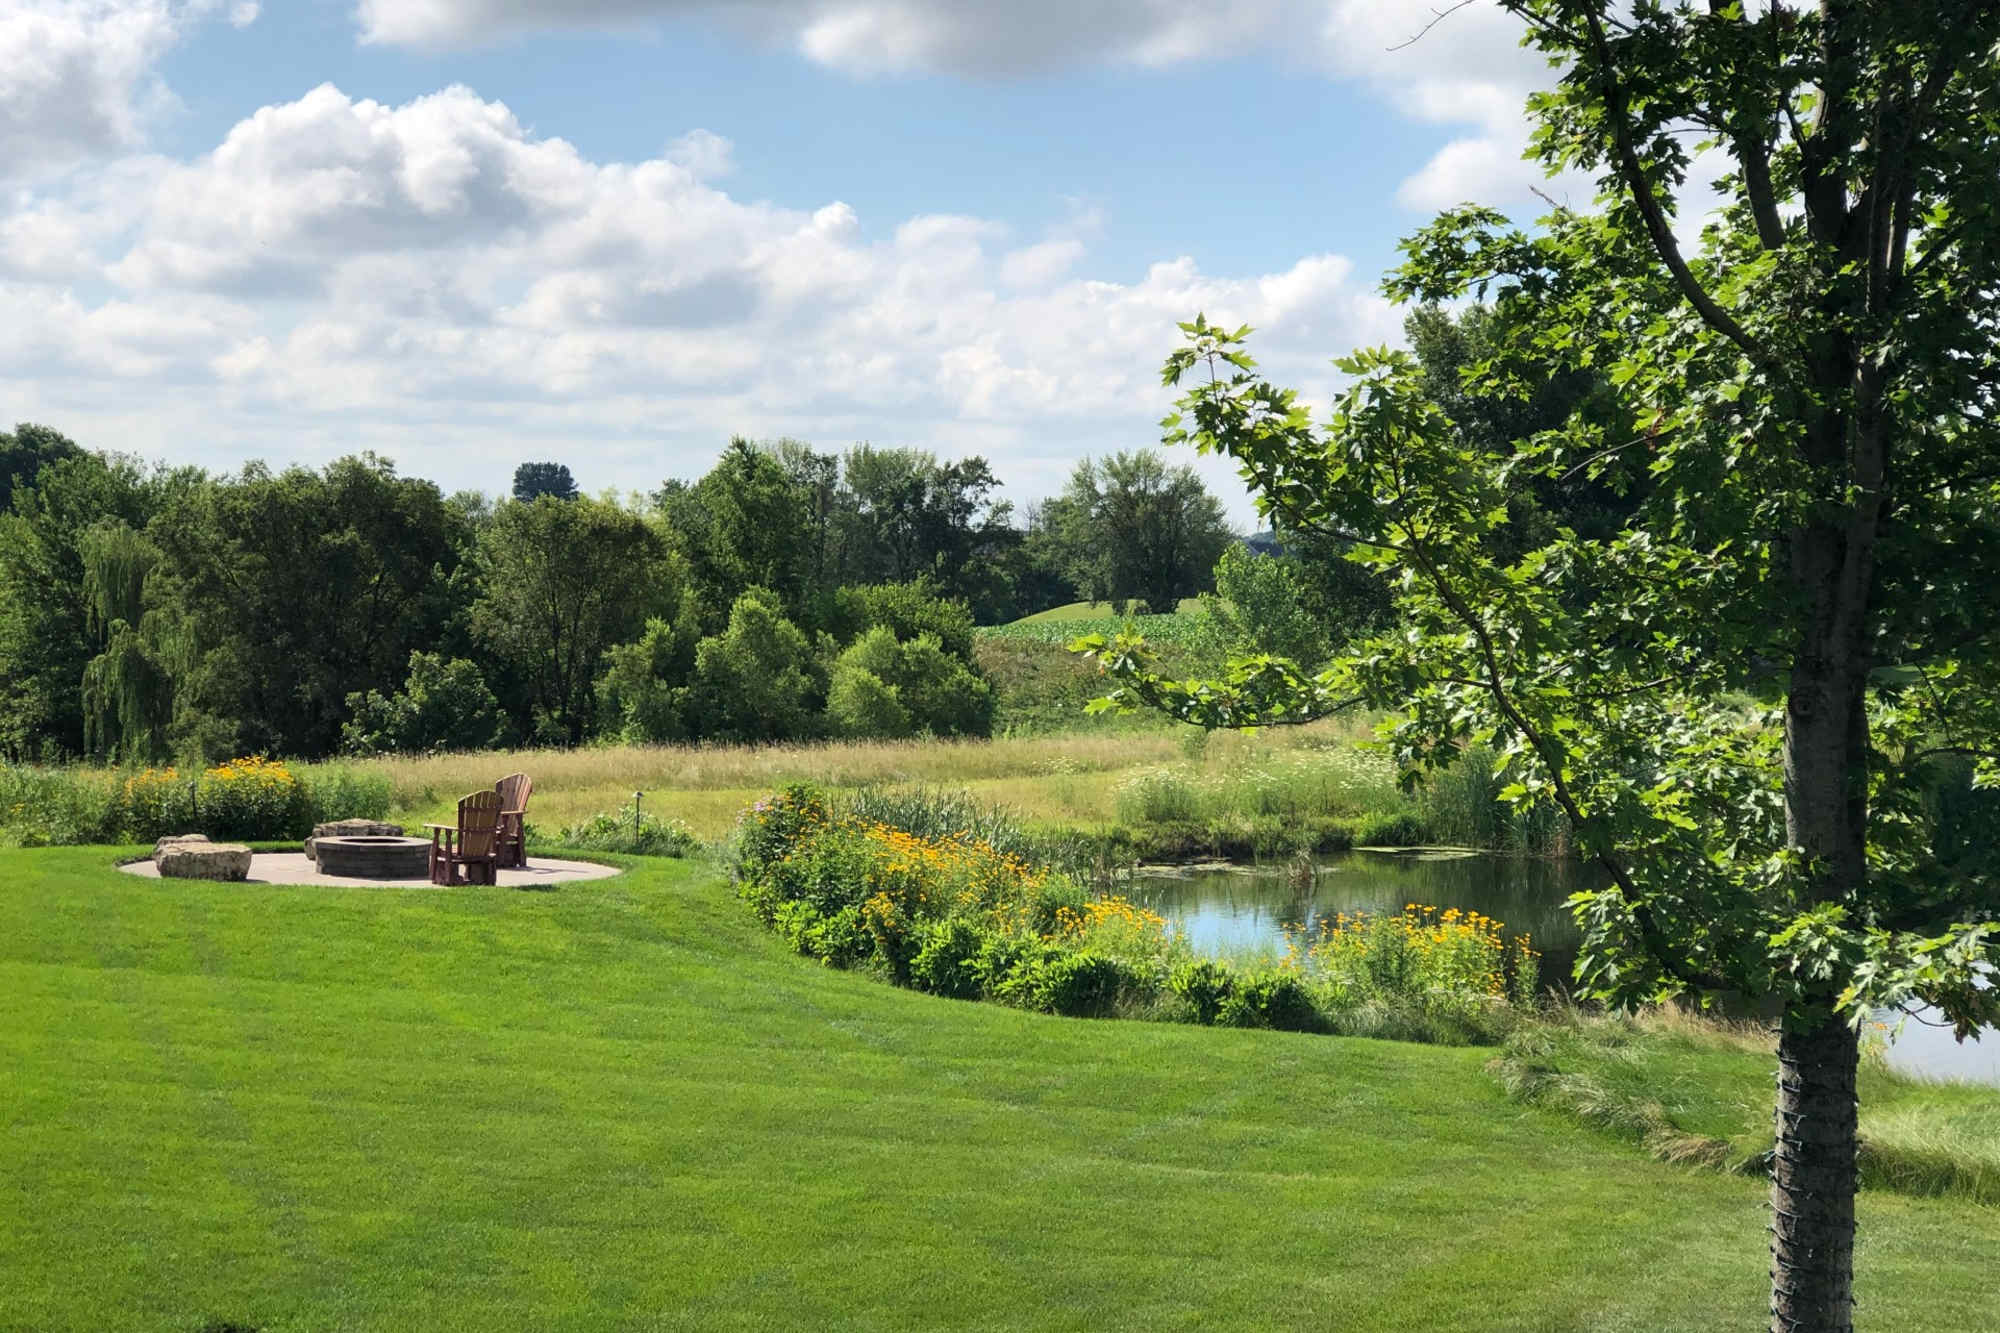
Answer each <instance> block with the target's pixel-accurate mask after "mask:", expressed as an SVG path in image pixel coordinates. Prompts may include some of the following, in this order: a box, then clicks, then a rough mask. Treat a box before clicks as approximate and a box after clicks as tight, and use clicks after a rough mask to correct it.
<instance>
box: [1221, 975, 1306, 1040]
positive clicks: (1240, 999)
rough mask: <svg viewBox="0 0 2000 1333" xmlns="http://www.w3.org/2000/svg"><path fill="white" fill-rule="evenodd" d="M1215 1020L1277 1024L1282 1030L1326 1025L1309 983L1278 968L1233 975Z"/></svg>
mask: <svg viewBox="0 0 2000 1333" xmlns="http://www.w3.org/2000/svg"><path fill="white" fill-rule="evenodd" d="M1214 1021H1215V1022H1216V1023H1217V1024H1218V1025H1220V1026H1222V1027H1231V1028H1276V1029H1277V1030H1278V1031H1280V1032H1318V1031H1321V1030H1322V1029H1324V1027H1325V1026H1326V1022H1325V1020H1324V1019H1323V1018H1322V1017H1321V1016H1320V1012H1319V1007H1318V1005H1316V1004H1315V1003H1314V1001H1313V997H1312V992H1311V991H1309V990H1307V989H1306V985H1305V983H1304V982H1303V981H1301V980H1300V979H1299V978H1298V977H1297V976H1294V975H1292V974H1291V973H1288V972H1283V971H1276V970H1264V971H1255V972H1249V973H1245V974H1244V975H1241V976H1238V977H1235V978H1233V980H1232V984H1231V986H1230V987H1229V991H1228V994H1227V995H1226V996H1224V997H1223V998H1222V1002H1221V1004H1220V1006H1219V1007H1218V1008H1217V1009H1216V1013H1215V1020H1214Z"/></svg>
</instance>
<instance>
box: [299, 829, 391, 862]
mask: <svg viewBox="0 0 2000 1333" xmlns="http://www.w3.org/2000/svg"><path fill="white" fill-rule="evenodd" d="M402 836H403V826H402V825H401V824H384V823H382V822H381V821H380V820H375V819H336V820H334V821H333V822H332V823H330V824H315V825H313V832H312V837H310V838H307V839H306V859H307V860H309V861H311V862H312V863H313V864H314V865H318V864H319V851H318V849H317V848H316V847H315V846H314V844H315V843H316V842H317V841H318V840H319V839H321V838H400V837H402Z"/></svg>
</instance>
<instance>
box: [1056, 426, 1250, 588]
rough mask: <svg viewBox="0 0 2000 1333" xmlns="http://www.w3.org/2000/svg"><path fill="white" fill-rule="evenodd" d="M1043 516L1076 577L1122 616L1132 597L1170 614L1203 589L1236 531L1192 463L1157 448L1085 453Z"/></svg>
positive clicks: (1065, 563) (1072, 576)
mask: <svg viewBox="0 0 2000 1333" xmlns="http://www.w3.org/2000/svg"><path fill="white" fill-rule="evenodd" d="M1042 517H1043V520H1044V521H1045V522H1046V523H1047V525H1048V528H1049V531H1050V534H1051V540H1052V543H1053V545H1054V548H1055V549H1056V550H1057V551H1058V552H1059V553H1060V558H1061V560H1062V563H1063V567H1064V570H1065V572H1067V573H1068V575H1069V577H1070V580H1071V582H1073V583H1074V584H1075V585H1076V587H1077V589H1078V590H1079V591H1080V592H1081V593H1082V594H1083V595H1084V596H1085V597H1086V598H1088V599H1090V600H1091V601H1093V602H1100V601H1108V602H1111V603H1113V604H1114V606H1115V609H1116V610H1117V611H1119V613H1120V614H1123V613H1124V612H1125V611H1126V610H1128V609H1136V608H1132V607H1131V605H1130V604H1131V603H1133V602H1143V603H1145V604H1146V607H1147V608H1148V609H1150V610H1152V611H1155V612H1165V611H1167V610H1169V609H1170V608H1173V607H1176V606H1178V604H1179V602H1180V599H1181V598H1183V597H1188V596H1192V595H1193V594H1195V593H1197V592H1200V591H1202V590H1203V588H1205V587H1206V586H1207V585H1208V583H1209V580H1210V577H1211V571H1213V569H1214V568H1215V562H1216V560H1217V558H1218V557H1220V556H1221V554H1222V551H1223V548H1224V547H1225V546H1226V545H1228V543H1229V541H1230V540H1231V537H1232V535H1233V534H1231V532H1230V530H1229V525H1228V522H1227V520H1226V519H1225V517H1224V515H1223V511H1222V504H1221V502H1220V501H1219V500H1217V499H1216V498H1215V497H1214V496H1213V495H1210V494H1209V493H1208V488H1207V487H1205V486H1204V485H1203V484H1202V481H1201V478H1200V476H1199V475H1198V474H1197V473H1196V472H1195V471H1194V469H1193V468H1190V467H1186V466H1181V467H1169V466H1168V465H1167V463H1166V462H1165V460H1164V459H1163V458H1162V457H1161V455H1160V453H1159V452H1158V451H1157V450H1153V449H1140V450H1136V451H1134V452H1132V453H1115V454H1111V455H1109V456H1107V457H1105V458H1103V459H1098V460H1093V459H1089V458H1086V459H1084V460H1083V461H1081V462H1080V463H1078V464H1077V465H1076V470H1075V471H1074V472H1072V473H1071V474H1070V478H1069V483H1068V485H1067V486H1066V487H1065V488H1064V490H1063V493H1062V494H1061V495H1060V496H1058V497H1057V498H1056V499H1053V500H1051V501H1049V502H1048V503H1047V504H1046V505H1044V506H1043V508H1042Z"/></svg>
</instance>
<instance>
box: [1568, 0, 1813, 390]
mask: <svg viewBox="0 0 2000 1333" xmlns="http://www.w3.org/2000/svg"><path fill="white" fill-rule="evenodd" d="M1584 22H1585V24H1586V25H1588V28H1589V32H1590V45H1591V49H1592V52H1593V54H1594V55H1595V56H1596V58H1597V66H1598V75H1599V78H1600V80H1601V83H1602V91H1603V94H1604V103H1605V111H1606V118H1607V119H1608V120H1609V122H1610V125H1611V142H1612V148H1613V150H1614V152H1615V155H1616V157H1617V159H1618V172H1619V175H1620V176H1621V177H1622V178H1623V179H1624V181H1625V185H1626V188H1627V189H1629V190H1630V191H1631V192H1632V202H1633V203H1634V204H1635V205H1636V206H1637V207H1638V209H1639V216H1640V217H1641V218H1642V219H1643V220H1644V221H1645V224H1646V232H1647V234H1648V235H1649V236H1650V237H1651V238H1652V241H1653V249H1654V250H1655V251H1657V252H1658V253H1659V256H1660V260H1661V262H1663V263H1664V264H1665V265H1666V266H1667V271H1668V272H1669V273H1671V274H1672V275H1673V279H1674V285H1675V286H1677V287H1679V288H1680V291H1681V295H1682V296H1684V297H1686V298H1687V301H1688V304H1690V305H1692V306H1693V307H1694V308H1695V310H1696V312H1697V313H1699V314H1700V315H1701V318H1702V321H1703V322H1704V323H1705V324H1707V325H1708V326H1709V327H1710V328H1712V329H1714V330H1715V331H1716V332H1717V333H1719V334H1721V335H1722V336H1723V337H1725V338H1727V339H1729V341H1731V342H1733V343H1735V344H1736V345H1737V347H1739V348H1741V349H1742V351H1743V354H1744V355H1745V356H1748V357H1749V358H1750V359H1751V360H1752V361H1753V362H1755V363H1756V364H1757V365H1758V366H1759V367H1760V368H1762V369H1763V370H1765V371H1767V372H1769V373H1771V374H1773V375H1774V376H1777V377H1782V375H1783V371H1784V367H1783V364H1782V363H1781V362H1779V361H1778V359H1777V358H1776V357H1774V356H1772V355H1771V353H1770V351H1769V350H1768V349H1766V348H1765V347H1764V345H1763V344H1762V343H1760V342H1758V341H1757V340H1756V339H1755V338H1753V337H1751V336H1750V333H1749V330H1747V329H1745V328H1744V327H1743V326H1742V325H1741V324H1738V323H1737V322H1736V320H1735V318H1734V317H1733V316H1732V315H1731V314H1730V313H1729V312H1728V311H1727V310H1724V309H1723V308H1722V307H1721V306H1720V305H1719V304H1717V302H1716V300H1715V298H1714V297H1713V296H1711V295H1709V293H1708V289H1707V288H1705V287H1703V286H1702V285H1701V281H1700V280H1699V279H1698V278H1696V277H1695V275H1694V270H1692V269H1690V268H1689V267H1688V263H1687V260H1686V259H1685V258H1683V257H1682V256H1681V247H1680V242H1679V241H1677V240H1675V239H1674V229H1673V227H1672V226H1671V225H1670V224H1669V223H1668V221H1667V215H1666V211H1665V210H1664V209H1663V208H1661V206H1660V201H1659V198H1658V196H1656V195H1655V194H1654V193H1653V184H1652V182H1651V181H1649V180H1647V179H1646V168H1645V164H1644V163H1643V162H1641V161H1640V160H1639V150H1638V148H1637V147H1636V146H1635V145H1634V144H1633V142H1632V125H1631V118H1630V112H1629V110H1628V109H1627V105H1626V99H1625V88H1624V86H1623V85H1622V84H1620V83H1619V81H1618V76H1617V73H1616V68H1615V65H1614V63H1613V61H1612V57H1611V44H1610V42H1609V41H1608V40H1607V39H1606V37H1605V35H1604V23H1603V21H1602V18H1601V17H1600V16H1599V14H1598V13H1597V12H1596V11H1595V10H1594V9H1593V10H1592V11H1591V12H1590V13H1588V14H1586V15H1585V16H1584Z"/></svg>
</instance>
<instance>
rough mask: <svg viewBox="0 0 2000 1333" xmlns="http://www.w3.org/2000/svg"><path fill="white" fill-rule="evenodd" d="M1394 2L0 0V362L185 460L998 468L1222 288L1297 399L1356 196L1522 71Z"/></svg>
mask: <svg viewBox="0 0 2000 1333" xmlns="http://www.w3.org/2000/svg"><path fill="white" fill-rule="evenodd" d="M1428 16H1429V9H1428V6H1427V5H1425V4H1422V3H1403V2H1402V0H1396V3H1384V2H1383V0H1210V3H1207V4H1201V5H1196V4H1191V3H1186V2H1185V0H1093V2H1092V3H1081V2H1080V0H1069V3H1056V2H1055V0H1015V2H1014V3H1012V4H1009V5H1006V6H998V5H995V6H984V5H968V4H963V3H957V4H947V3H942V2H941V0H755V3H748V4H736V5H731V6H722V5H714V4H700V3H691V2H690V0H395V3H393V4H392V3H390V0H302V2H300V3H291V4H281V3H271V4H267V5H264V6H262V7H261V8H260V7H258V6H255V5H248V4H243V3H240V2H232V0H15V6H14V8H13V9H12V10H11V11H10V12H9V13H8V14H5V15H0V80H5V82H6V83H7V85H8V87H9V88H10V91H9V92H6V93H0V170H4V171H5V174H6V176H7V178H8V179H7V185H6V189H5V191H4V192H0V201H4V202H0V291H4V292H5V293H6V294H7V296H8V297H9V298H10V299H11V300H12V301H13V303H14V305H15V308H16V309H21V310H26V311H29V312H32V313H34V314H37V315H39V318H37V319H34V320H33V321H32V322H33V324H34V327H33V328H32V329H30V330H26V331H22V330H17V331H16V332H14V333H13V334H11V335H5V336H0V394H4V395H5V396H6V398H7V399H9V400H10V402H9V404H8V407H9V408H11V415H12V417H13V418H15V419H37V420H45V421H47V422H49V423H50V424H53V425H56V426H58V427H60V428H62V429H65V430H67V431H68V432H69V433H71V434H72V435H74V436H76V437H77V438H79V439H80V440H83V441H84V442H86V443H88V444H91V445H94V446H99V447H111V448H121V449H127V450H131V451H135V452H140V453H144V454H148V455H151V456H155V457H171V458H173V459H174V460H176V461H194V462H198V463H201V464H203V465H206V466H209V467H212V468H216V469H227V468H230V467H234V466H237V465H239V464H240V463H241V462H242V461H244V460H245V459H248V458H252V457H262V458H267V459H269V460H271V461H273V462H279V463H283V462H294V461H296V462H302V463H309V464H310V463H317V462H321V461H324V460H326V459H327V458H331V457H333V456H336V455H337V454H339V453H342V452H348V451H350V450H353V449H358V448H374V449H377V450H378V451H380V452H383V453H386V454H388V455H390V456H391V457H394V458H396V459H397V460H398V462H399V463H400V464H401V466H402V467H403V468H404V469H405V470H406V471H409V472H414V473H419V474H422V475H427V476H432V477H435V478H437V479H438V480H439V481H440V482H441V483H443V484H444V485H446V486H447V488H455V487H458V486H476V487H481V488H483V489H488V490H495V489H499V488H500V487H501V486H502V485H503V484H504V478H503V477H501V475H500V474H501V473H502V472H505V471H511V467H512V463H513V462H515V461H518V460H519V459H522V458H529V457H545V456H546V457H558V458H562V459H564V460H565V461H568V462H570V464H571V466H572V468H573V469H574V470H575V472H576V473H577V475H578V477H579V479H580V480H582V481H583V482H584V483H585V484H586V485H589V486H591V487H623V488H636V487H645V486H650V485H652V484H654V483H656V482H657V481H658V480H659V478H660V477H662V476H666V475H692V474H695V473H698V472H699V471H700V470H702V469H703V468H704V467H705V466H706V465H707V463H708V461H709V460H710V459H711V458H712V457H713V455H714V453H715V452H716V450H717V449H719V448H720V447H721V445H722V443H723V442H724V441H726V439H727V437H728V435H729V434H731V433H732V432H742V433H746V434H753V435H768V434H779V433H785V434H792V435H796V436H800V437H802V438H807V439H810V440H813V441H814V442H815V443H816V444H819V445H820V446H821V447H840V446H843V445H845V444H848V443H851V442H852V441H854V440H857V439H871V440H874V441H875V442H877V443H885V444H910V445H919V446H923V447H929V448H933V449H936V450H937V451H938V452H940V453H943V454H947V455H958V454H964V453H969V452H979V453H983V454H985V455H987V456H988V457H989V458H991V459H992V460H993V462H994V465H995V469H996V471H997V472H998V473H999V475H1000V476H1001V477H1002V479H1003V481H1005V482H1006V483H1007V484H1008V485H1009V488H1010V491H1011V492H1012V493H1014V494H1015V495H1016V496H1017V497H1018V498H1021V499H1030V498H1033V497H1035V496H1037V495H1041V494H1046V493H1048V492H1049V491H1051V490H1053V489H1055V488H1056V487H1057V486H1058V485H1059V484H1060V482H1061V478H1062V476H1063V474H1064V473H1066V472H1067V470H1068V468H1069V467H1070V466H1071V465H1072V464H1073V463H1074V461H1075V460H1076V459H1077V458H1078V457H1081V456H1083V455H1084V454H1087V453H1100V452H1103V451H1105V450H1108V449H1114V448H1131V447H1137V446H1140V445H1144V444H1148V443H1151V442H1152V441H1153V440H1154V438H1155V436H1156V428H1155V426H1154V422H1155V421H1156V419H1157V417H1158V416H1159V414H1160V411H1161V410H1162V408H1163V406H1164V403H1165V396H1164V394H1163V393H1162V391H1161V390H1159V388H1158V386H1157V384H1156V383H1155V380H1156V368H1157V366H1158V364H1159V362H1160V359H1161V358H1162V357H1163V356H1164V355H1165V353H1166V352H1167V351H1168V350H1169V349H1170V348H1171V346H1172V344H1173V339H1174V330H1173V322H1174V320H1176V319H1181V318H1187V317H1189V316H1191V315H1193V314H1194V313H1195V312H1196V310H1197V309H1202V310H1206V311H1207V313H1209V314H1210V315H1211V316H1217V317H1221V318H1228V319H1232V320H1235V319H1243V320H1247V321H1249V322H1252V323H1255V324H1257V325H1258V326H1259V328H1260V335H1259V343H1258V350H1259V353H1260V355H1261V357H1262V358H1263V359H1264V360H1265V362H1266V363H1267V365H1268V366H1270V368H1271V369H1273V370H1274V371H1275V372H1276V373H1278V374H1280V375H1282V376H1284V377H1285V378H1286V379H1287V380H1288V381H1289V382H1293V383H1297V384H1299V385H1301V386H1302V387H1303V388H1304V389H1305V390H1306V391H1307V392H1308V394H1309V395H1310V396H1315V397H1318V398H1324V396H1325V395H1326V394H1327V393H1328V392H1330V391H1331V387H1332V380H1331V379H1330V378H1329V375H1330V372H1329V371H1328V369H1327V368H1326V366H1325V362H1326V359H1327V358H1329V357H1331V356H1333V355H1335V354H1337V353H1340V352H1342V351H1344V350H1346V349H1347V348H1349V347H1351V346H1353V345H1355V344H1356V343H1363V342H1379V341H1384V340H1392V339H1394V338H1395V337H1396V336H1397V330H1398V328H1399V325H1400V313H1399V312H1397V311H1395V310H1393V309H1391V308H1390V307H1389V306H1388V305H1387V304H1386V303H1385V302H1383V301H1382V300H1381V299H1380V298H1379V297H1378V296H1377V295H1376V284H1377V283H1378V282H1379V279H1380V276H1381V273H1382V271H1383V270H1384V268H1385V267H1386V266H1388V265H1390V264H1392V263H1394V262H1395V245H1396V241H1397V240H1398V238H1399V237H1400V236H1402V235H1403V234H1405V233H1407V232H1408V231H1409V230H1410V229H1411V228H1413V227H1414V226H1416V225H1418V224H1419V223H1420V222H1421V221H1422V220H1423V219H1424V218H1425V217H1426V216H1428V215H1429V213H1430V212H1431V211H1432V210H1433V209H1434V208H1435V207H1438V206H1441V205H1444V204H1448V203H1451V202H1455V201H1457V200H1459V199H1462V198H1480V199H1484V200H1487V201H1490V202H1495V203H1500V204H1502V205H1510V204H1515V203H1518V202H1519V201H1520V200H1521V198H1522V196H1523V192H1524V190H1525V188H1526V186H1527V184H1528V183H1529V182H1532V181H1534V180H1535V179H1536V176H1535V174H1534V172H1533V170H1532V169H1531V168H1529V167H1527V166H1525V165H1524V164H1522V163H1521V162H1520V161H1519V153H1520V146H1521V135H1522V123H1521V118H1520V115H1519V105H1520V99H1521V96H1522V94H1523V93H1524V92H1525V91H1526V90H1527V89H1528V88H1529V87H1532V86H1533V84H1534V83H1535V82H1536V81H1537V80H1538V78H1539V77H1540V72H1539V71H1538V70H1537V69H1536V68H1535V65H1534V62H1533V60H1532V59H1531V58H1529V57H1527V56H1526V55H1525V53H1522V52H1520V51H1519V50H1518V49H1517V47H1516V43H1515V40H1514V32H1513V30H1512V28H1511V26H1510V21H1509V20H1507V19H1505V17H1504V16H1503V15H1500V14H1498V13H1497V12H1495V11H1490V10H1487V11H1482V10H1480V9H1478V8H1474V9H1470V10H1466V11H1463V12H1461V14H1459V15H1454V16H1453V20H1452V21H1450V22H1448V23H1447V24H1445V25H1442V26H1441V27H1440V29H1439V30H1438V31H1436V32H1434V33H1433V34H1431V35H1430V36H1428V37H1426V38H1425V39H1424V41H1423V42H1421V43H1419V44H1417V45H1416V46H1414V47H1410V48H1407V49H1405V50H1403V51H1393V50H1390V49H1389V48H1390V47H1391V46H1392V45H1393V44H1394V40H1395V39H1397V38H1399V37H1401V36H1405V35H1408V34H1409V33H1411V32H1414V31H1416V30H1417V29H1418V28H1420V27H1421V26H1422V24H1423V22H1424V21H1425V20H1426V19H1427V18H1428ZM8 75H12V76H13V77H12V78H11V79H7V78H6V76H8ZM79 107H82V108H85V109H86V110H87V113H88V114H82V115H79V114H78V108H79ZM7 410H8V409H6V408H0V414H5V413H6V411H7ZM503 464H504V466H502V465H503ZM1204 467H1205V471H1207V472H1208V474H1209V475H1210V476H1211V477H1212V478H1214V479H1215V480H1216V482H1217V484H1218V488H1219V489H1223V490H1224V491H1225V494H1226V496H1227V498H1228V500H1229V502H1230V504H1231V507H1232V510H1233V511H1235V512H1236V514H1237V515H1238V516H1239V518H1241V519H1243V520H1244V521H1245V522H1247V521H1248V507H1247V505H1246V504H1245V503H1244V502H1243V499H1242V496H1241V492H1240V489H1239V488H1236V487H1234V486H1233V485H1232V484H1230V479H1229V478H1228V476H1227V473H1226V471H1225V470H1224V469H1222V468H1221V467H1220V466H1219V465H1216V464H1214V463H1209V464H1205V465H1204Z"/></svg>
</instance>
